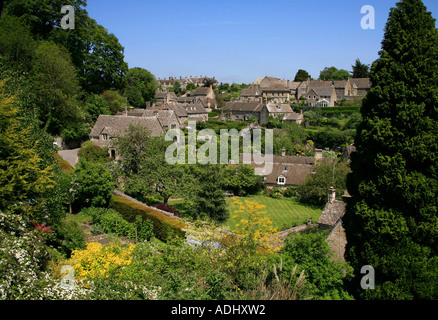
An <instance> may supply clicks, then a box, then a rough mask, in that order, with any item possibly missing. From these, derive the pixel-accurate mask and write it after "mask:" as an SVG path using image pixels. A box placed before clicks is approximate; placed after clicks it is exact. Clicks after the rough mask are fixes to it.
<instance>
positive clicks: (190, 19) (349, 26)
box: [86, 0, 438, 83]
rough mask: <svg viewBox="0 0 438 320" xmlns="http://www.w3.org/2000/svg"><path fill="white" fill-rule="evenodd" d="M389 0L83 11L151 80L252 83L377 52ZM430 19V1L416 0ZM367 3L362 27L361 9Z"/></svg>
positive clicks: (159, 4)
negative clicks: (369, 23)
mask: <svg viewBox="0 0 438 320" xmlns="http://www.w3.org/2000/svg"><path fill="white" fill-rule="evenodd" d="M396 2H397V1H396V0H307V1H302V0H271V1H268V0H251V1H249V0H216V1H209V0H204V1H200V0H124V1H120V0H88V4H87V7H86V9H87V11H88V13H89V15H90V17H92V18H94V19H95V20H96V21H97V22H98V23H99V24H101V25H103V26H104V27H105V28H107V29H108V31H109V32H111V33H114V34H115V35H116V36H117V37H118V39H119V41H120V43H121V44H122V45H123V46H124V47H125V60H126V62H128V65H129V67H130V68H132V67H142V68H145V69H147V70H149V71H150V72H152V73H153V74H154V75H155V76H156V77H157V78H158V77H161V78H164V77H166V78H168V77H169V76H173V77H179V76H183V77H186V76H187V77H189V76H200V75H202V76H205V75H206V76H210V77H213V76H215V77H216V79H217V80H218V81H219V82H224V83H225V82H228V83H233V82H234V83H252V82H253V81H254V80H255V79H256V78H257V77H261V78H263V77H265V76H272V77H278V78H281V79H289V80H293V78H294V76H295V73H296V72H297V71H298V69H305V70H307V71H308V72H309V73H310V74H311V75H312V77H314V78H318V76H319V72H320V71H321V70H322V69H324V67H330V66H335V67H337V68H342V69H346V70H349V71H350V70H351V65H352V64H354V62H355V60H356V59H357V58H359V59H360V60H361V61H362V62H363V63H367V64H370V63H372V62H373V61H374V60H376V59H377V58H378V52H379V50H380V47H381V41H382V39H383V32H384V31H383V30H384V27H385V24H386V21H387V18H388V14H389V10H390V8H391V7H394V6H395V3H396ZM423 2H424V4H425V5H426V6H427V8H428V10H429V11H431V12H432V15H433V16H434V17H435V18H438V1H437V0H423ZM364 5H372V6H373V7H374V9H375V24H376V27H375V29H374V30H371V29H368V30H363V29H362V28H361V20H362V18H363V17H364V14H361V12H360V11H361V8H362V6H364Z"/></svg>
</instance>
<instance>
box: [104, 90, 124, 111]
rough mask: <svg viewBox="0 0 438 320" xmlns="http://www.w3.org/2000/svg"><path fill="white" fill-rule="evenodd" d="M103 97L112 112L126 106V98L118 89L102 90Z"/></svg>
mask: <svg viewBox="0 0 438 320" xmlns="http://www.w3.org/2000/svg"><path fill="white" fill-rule="evenodd" d="M101 97H102V98H104V99H105V100H106V102H107V104H108V108H109V110H110V112H111V114H116V113H117V112H119V111H122V110H123V108H124V107H126V98H124V97H123V96H122V95H121V94H120V93H119V92H118V91H116V90H105V91H104V92H102V94H101Z"/></svg>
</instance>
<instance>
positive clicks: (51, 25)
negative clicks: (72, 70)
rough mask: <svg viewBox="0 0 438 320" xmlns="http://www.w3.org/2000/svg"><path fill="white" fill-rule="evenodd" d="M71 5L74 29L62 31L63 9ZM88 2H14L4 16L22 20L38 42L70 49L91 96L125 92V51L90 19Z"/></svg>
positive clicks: (39, 0)
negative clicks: (120, 90)
mask: <svg viewBox="0 0 438 320" xmlns="http://www.w3.org/2000/svg"><path fill="white" fill-rule="evenodd" d="M64 5H72V6H73V7H74V10H75V28H74V29H73V30H64V29H62V28H61V19H62V17H63V15H64V14H63V13H61V7H62V6H64ZM85 7H86V1H85V0H37V1H27V0H14V1H8V3H7V4H6V6H5V15H10V16H15V17H18V18H20V21H21V22H23V23H24V24H25V25H27V26H29V27H30V30H31V33H32V34H33V36H34V38H35V39H37V40H51V41H53V42H55V43H56V44H58V45H60V46H63V47H65V48H67V50H68V52H69V53H70V54H71V58H72V62H73V64H74V66H75V67H76V68H77V70H78V76H79V78H78V80H79V82H80V85H81V86H82V87H83V88H84V90H86V91H87V92H89V93H97V94H100V93H102V92H103V91H104V90H109V89H123V85H124V82H123V80H124V76H125V74H126V71H127V69H128V66H127V63H126V62H125V61H124V48H123V46H121V45H120V43H119V41H118V39H117V37H116V36H115V35H114V34H111V33H109V32H108V30H106V29H105V28H104V27H103V26H101V25H99V24H97V22H96V21H95V20H94V19H91V18H90V17H89V16H88V13H87V11H86V10H85Z"/></svg>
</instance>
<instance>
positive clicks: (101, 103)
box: [85, 94, 111, 124]
mask: <svg viewBox="0 0 438 320" xmlns="http://www.w3.org/2000/svg"><path fill="white" fill-rule="evenodd" d="M85 113H86V120H87V121H88V122H89V123H90V124H94V123H95V122H96V120H97V118H98V117H99V115H101V114H111V112H110V110H109V105H108V102H107V101H106V100H105V99H104V98H103V97H102V96H99V95H97V94H91V95H90V96H89V97H88V99H87V102H86V104H85Z"/></svg>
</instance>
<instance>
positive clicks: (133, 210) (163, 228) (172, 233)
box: [109, 195, 185, 241]
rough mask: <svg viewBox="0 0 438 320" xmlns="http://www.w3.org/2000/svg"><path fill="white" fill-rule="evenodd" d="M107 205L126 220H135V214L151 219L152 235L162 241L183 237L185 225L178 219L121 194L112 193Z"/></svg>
mask: <svg viewBox="0 0 438 320" xmlns="http://www.w3.org/2000/svg"><path fill="white" fill-rule="evenodd" d="M109 207H110V208H112V209H115V210H117V211H118V212H119V213H120V214H121V215H122V216H123V217H124V218H125V219H126V220H127V221H129V222H134V221H136V220H135V219H136V216H138V215H139V216H141V217H142V218H144V219H148V220H150V221H152V224H153V228H154V235H155V237H157V238H158V239H160V240H162V241H168V240H169V239H172V238H174V237H184V236H185V232H184V231H183V230H182V229H183V228H184V226H185V224H184V223H182V222H181V221H179V220H176V219H173V218H170V217H168V216H166V215H164V214H162V213H161V212H159V211H156V210H153V209H151V208H148V207H145V206H143V205H141V204H138V203H136V202H133V201H131V200H129V199H126V198H123V197H121V196H116V195H113V196H112V197H111V200H110V203H109Z"/></svg>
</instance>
